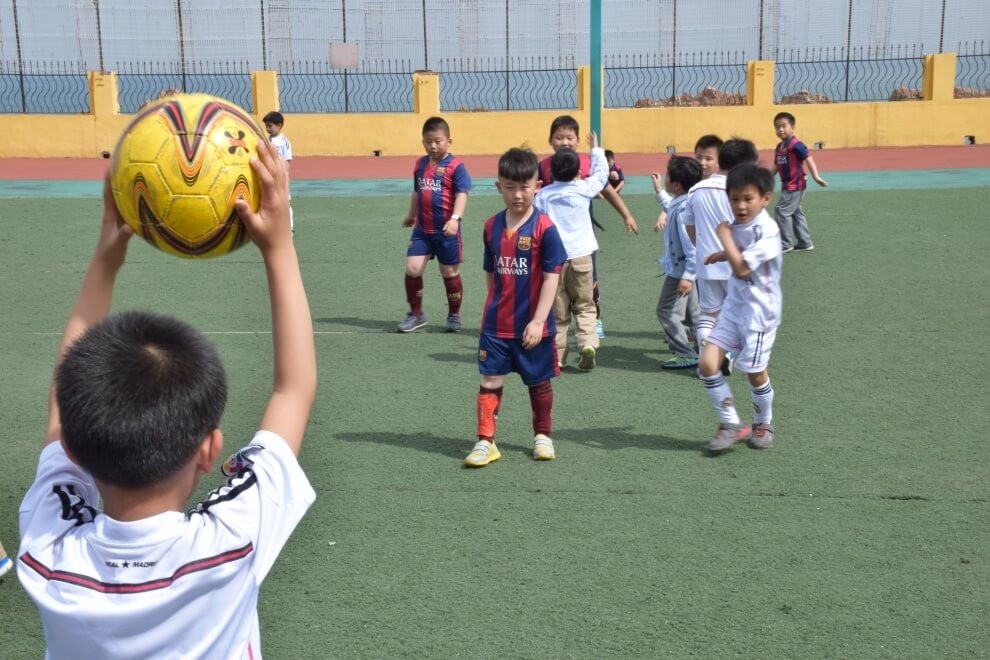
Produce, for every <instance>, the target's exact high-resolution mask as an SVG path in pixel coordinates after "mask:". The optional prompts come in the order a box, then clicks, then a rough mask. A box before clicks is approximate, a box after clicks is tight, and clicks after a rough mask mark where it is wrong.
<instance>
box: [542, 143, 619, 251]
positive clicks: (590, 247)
mask: <svg viewBox="0 0 990 660" xmlns="http://www.w3.org/2000/svg"><path fill="white" fill-rule="evenodd" d="M606 183H608V161H606V160H605V150H604V149H602V148H600V147H596V148H594V149H592V150H591V173H590V174H589V175H588V178H586V179H575V180H574V181H555V182H553V183H551V184H550V185H548V186H546V187H545V188H541V189H540V191H539V192H537V193H536V199H535V200H534V202H533V205H534V206H536V208H537V209H539V210H540V211H542V212H543V213H546V214H547V215H548V216H549V217H550V219H551V220H553V224H555V225H557V233H559V234H560V242H561V243H563V244H564V251H565V252H567V258H568V259H577V258H578V257H586V256H588V255H589V254H592V253H593V252H596V251H598V240H597V239H596V238H595V230H594V229H593V228H592V226H591V209H590V204H591V200H593V199H594V198H595V197H597V196H598V193H600V192H601V191H602V189H603V188H604V187H605V184H606Z"/></svg>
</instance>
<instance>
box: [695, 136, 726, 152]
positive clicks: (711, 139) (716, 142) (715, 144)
mask: <svg viewBox="0 0 990 660" xmlns="http://www.w3.org/2000/svg"><path fill="white" fill-rule="evenodd" d="M712 148H715V149H721V148H722V138H720V137H719V136H717V135H712V134H711V133H709V134H708V135H702V136H701V137H700V138H698V141H697V142H695V143H694V150H695V151H700V150H702V149H712Z"/></svg>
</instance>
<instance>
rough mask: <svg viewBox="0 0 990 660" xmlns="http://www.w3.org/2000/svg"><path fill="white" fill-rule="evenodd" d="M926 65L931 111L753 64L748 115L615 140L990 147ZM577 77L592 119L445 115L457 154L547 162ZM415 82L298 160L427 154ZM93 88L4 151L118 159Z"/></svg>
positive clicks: (317, 119) (315, 138) (682, 147)
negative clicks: (778, 97)
mask: <svg viewBox="0 0 990 660" xmlns="http://www.w3.org/2000/svg"><path fill="white" fill-rule="evenodd" d="M924 66H925V70H924V94H925V97H926V100H923V101H896V102H877V103H835V104H815V105H790V106H783V105H774V104H773V102H772V101H773V79H774V70H773V62H766V61H759V62H751V63H750V64H749V66H748V80H747V100H748V105H745V106H721V107H709V108H685V107H676V108H606V109H605V110H604V111H603V112H602V133H603V136H604V142H605V143H606V144H607V145H608V147H609V148H611V149H614V150H615V151H618V152H634V153H654V152H655V153H659V152H663V151H665V150H666V149H667V146H668V145H673V146H674V147H675V148H676V149H677V150H678V151H689V150H690V149H692V148H693V147H694V142H695V140H696V139H697V138H698V137H699V136H701V135H703V134H705V133H716V134H718V135H721V136H723V137H725V136H730V135H740V136H743V137H747V138H749V139H751V140H753V141H754V142H755V143H756V145H757V146H758V147H760V148H770V147H772V146H774V144H776V142H777V138H776V136H775V135H774V133H773V125H772V119H773V115H774V114H776V113H777V112H779V111H781V110H786V111H788V112H791V113H793V114H794V115H795V116H796V117H797V120H798V123H797V134H798V135H799V136H800V137H801V139H802V140H803V141H804V142H806V143H808V144H812V143H814V142H824V143H825V147H826V148H845V147H900V146H923V145H956V144H962V143H963V136H965V135H974V136H976V140H977V142H979V143H983V142H986V141H990V98H983V99H953V98H952V87H953V85H952V83H953V82H954V80H955V68H956V57H955V55H953V54H942V55H926V56H925V58H924ZM577 77H578V78H577V80H578V95H579V99H578V108H580V109H561V110H544V111H519V112H449V113H444V116H445V117H446V118H447V120H448V121H449V122H450V125H451V137H452V138H453V140H454V150H455V152H456V153H458V154H460V155H479V154H498V153H501V152H503V151H504V150H505V149H507V148H508V147H511V146H518V145H523V144H526V145H529V146H530V147H532V148H533V149H534V150H536V151H537V152H547V151H549V147H548V145H547V139H548V133H549V127H550V122H551V121H552V120H553V118H554V117H556V116H557V115H559V114H565V113H566V114H570V115H573V116H574V117H575V118H576V119H577V120H578V122H579V123H580V124H581V127H582V130H585V129H586V127H587V126H588V120H589V116H588V110H587V109H588V108H589V107H590V104H589V98H590V87H589V85H588V83H587V81H588V78H589V76H588V72H587V67H581V68H579V70H578V71H577ZM253 78H254V90H253V98H254V99H255V103H256V106H257V107H259V108H262V113H261V114H259V115H256V116H257V117H258V118H259V119H260V116H261V115H263V114H264V112H267V111H268V110H271V109H272V105H274V101H275V100H277V99H278V77H277V75H276V74H275V73H274V72H269V71H262V72H257V73H255V74H254V76H253ZM410 84H411V85H412V88H413V94H414V107H415V108H417V109H418V110H420V111H419V112H411V113H401V114H399V113H373V114H326V115H314V114H293V115H289V116H288V117H287V118H286V127H285V132H286V135H288V136H289V137H290V139H291V140H292V146H293V152H294V154H295V155H297V156H313V155H331V156H370V155H372V153H373V152H375V151H376V150H377V151H380V152H381V155H383V156H413V155H419V154H421V153H422V146H421V144H420V131H421V129H422V125H423V121H424V120H425V119H426V118H427V117H428V116H430V115H431V114H433V112H435V111H436V109H437V108H440V100H439V96H440V90H439V76H437V75H436V74H434V73H415V74H413V79H412V80H411V81H410ZM89 89H90V96H91V106H92V110H91V112H90V113H89V114H86V115H34V114H24V115H4V116H3V125H4V127H5V133H6V134H7V135H16V136H18V139H17V140H5V141H3V142H0V158H2V157H72V158H80V157H81V158H91V157H99V156H100V154H101V153H102V152H103V151H111V150H112V149H113V147H114V144H115V143H116V139H117V136H119V135H120V133H121V131H122V130H123V129H124V127H125V126H126V125H127V123H128V122H129V121H130V119H131V115H122V114H120V113H119V104H118V103H117V82H116V76H115V75H114V74H113V73H100V72H91V73H90V74H89ZM262 100H264V101H265V103H264V104H262V102H261V101H262ZM440 110H441V113H442V111H443V109H442V108H440Z"/></svg>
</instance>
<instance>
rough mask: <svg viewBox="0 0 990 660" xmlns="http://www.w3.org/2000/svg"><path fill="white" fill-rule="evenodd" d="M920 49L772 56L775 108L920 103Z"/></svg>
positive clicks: (791, 52) (808, 51)
mask: <svg viewBox="0 0 990 660" xmlns="http://www.w3.org/2000/svg"><path fill="white" fill-rule="evenodd" d="M923 54H924V53H923V51H922V48H921V47H920V46H919V45H917V44H913V45H910V46H889V47H885V48H879V47H878V48H872V47H870V48H851V49H847V48H808V49H802V50H785V51H779V52H777V53H776V54H775V56H774V58H773V59H774V60H775V65H774V69H775V77H774V100H775V101H776V102H777V103H842V102H853V101H905V100H916V99H920V98H921V87H922V69H923V61H922V55H923Z"/></svg>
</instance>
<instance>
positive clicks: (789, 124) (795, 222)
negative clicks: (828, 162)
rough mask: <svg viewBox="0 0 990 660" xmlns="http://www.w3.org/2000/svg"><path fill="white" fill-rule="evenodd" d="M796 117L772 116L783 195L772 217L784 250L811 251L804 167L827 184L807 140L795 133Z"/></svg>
mask: <svg viewBox="0 0 990 660" xmlns="http://www.w3.org/2000/svg"><path fill="white" fill-rule="evenodd" d="M796 123H797V120H796V119H794V115H792V114H791V113H789V112H778V113H777V115H776V116H775V117H774V118H773V130H774V132H775V133H776V134H777V137H778V138H780V142H779V143H778V144H777V148H776V149H774V154H773V156H774V158H773V160H774V164H776V166H777V172H776V173H777V174H778V175H779V176H780V197H778V198H777V206H776V207H775V208H774V213H773V217H774V220H776V221H777V227H779V228H780V245H781V247H782V248H783V251H784V252H794V251H804V252H807V251H810V250H814V249H815V244H814V243H812V242H811V231H810V230H809V229H808V219H807V218H806V217H804V209H802V208H801V201H802V199H803V198H804V191H805V188H806V187H807V185H808V184H807V182H806V181H805V178H804V167H805V165H807V166H808V172H809V173H810V174H811V178H812V179H814V180H815V183H817V184H818V185H820V186H821V187H823V188H827V187H828V183H827V182H826V181H825V179H823V178H822V177H821V176H819V175H818V168H817V167H816V166H815V159H814V158H812V157H811V154H810V153H808V147H807V146H805V144H804V142H801V140H799V139H797V138H796V137H795V136H794V125H795V124H796Z"/></svg>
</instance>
